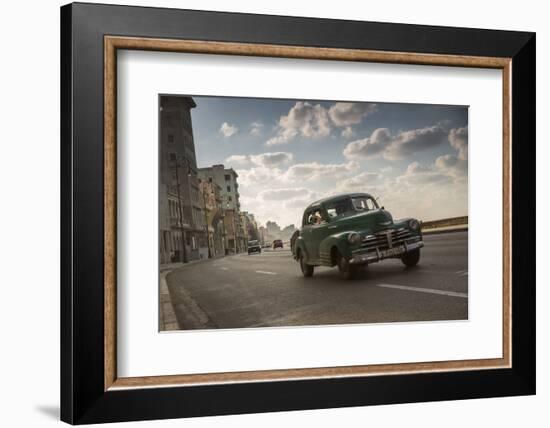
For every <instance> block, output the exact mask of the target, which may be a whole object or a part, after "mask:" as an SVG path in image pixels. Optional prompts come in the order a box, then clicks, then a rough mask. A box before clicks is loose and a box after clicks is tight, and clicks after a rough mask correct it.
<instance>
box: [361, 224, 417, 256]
mask: <svg viewBox="0 0 550 428" xmlns="http://www.w3.org/2000/svg"><path fill="white" fill-rule="evenodd" d="M418 239H420V237H419V236H418V235H417V234H413V233H411V231H410V230H409V229H405V228H400V229H387V230H383V231H381V232H378V233H375V234H374V235H368V236H367V237H366V238H364V239H363V242H362V243H361V251H365V250H367V251H376V249H377V248H378V249H379V250H385V249H388V248H393V247H397V246H400V245H403V244H404V243H405V242H407V243H409V240H410V242H415V241H417V240H418Z"/></svg>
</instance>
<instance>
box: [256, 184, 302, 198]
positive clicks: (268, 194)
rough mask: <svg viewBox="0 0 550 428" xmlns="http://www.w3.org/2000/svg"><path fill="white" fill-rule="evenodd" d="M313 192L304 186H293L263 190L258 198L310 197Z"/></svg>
mask: <svg viewBox="0 0 550 428" xmlns="http://www.w3.org/2000/svg"><path fill="white" fill-rule="evenodd" d="M312 194H313V192H312V191H310V190H308V189H306V188H304V187H293V188H283V189H269V190H262V191H261V192H260V193H258V198H259V199H262V200H264V201H288V200H291V199H295V198H304V197H309V196H310V195H312Z"/></svg>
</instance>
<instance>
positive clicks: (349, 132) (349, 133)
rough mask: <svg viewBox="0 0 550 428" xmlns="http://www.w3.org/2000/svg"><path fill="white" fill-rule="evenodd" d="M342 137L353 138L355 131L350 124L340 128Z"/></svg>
mask: <svg viewBox="0 0 550 428" xmlns="http://www.w3.org/2000/svg"><path fill="white" fill-rule="evenodd" d="M341 135H342V137H344V138H353V137H355V131H354V130H353V128H352V127H351V126H346V127H345V128H344V129H343V130H342V134H341Z"/></svg>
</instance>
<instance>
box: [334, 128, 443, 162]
mask: <svg viewBox="0 0 550 428" xmlns="http://www.w3.org/2000/svg"><path fill="white" fill-rule="evenodd" d="M448 136H449V133H448V131H447V130H445V128H444V127H443V126H442V125H441V124H437V125H434V126H430V127H426V128H420V129H412V130H409V131H402V132H399V133H397V134H395V135H392V133H391V132H390V130H389V129H387V128H378V129H376V130H375V131H374V132H373V133H372V134H371V136H370V137H368V138H363V139H362V140H356V141H353V142H351V143H349V144H348V145H347V146H346V147H345V148H344V151H343V153H344V156H346V157H347V158H348V159H359V158H374V157H378V156H383V157H384V158H386V159H389V160H397V159H403V158H405V157H407V156H410V155H412V154H414V153H416V152H419V151H422V150H426V149H429V148H432V147H435V146H437V145H439V144H441V143H442V142H443V141H445V140H446V139H447V138H448Z"/></svg>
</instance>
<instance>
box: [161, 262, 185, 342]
mask: <svg viewBox="0 0 550 428" xmlns="http://www.w3.org/2000/svg"><path fill="white" fill-rule="evenodd" d="M173 270H174V269H166V270H164V271H162V272H160V281H159V282H160V284H159V289H160V290H159V312H160V313H159V324H160V325H159V327H160V328H159V329H160V331H161V332H162V331H172V330H180V326H179V323H178V319H177V318H176V312H175V311H174V305H173V304H172V299H171V297H170V290H169V289H168V284H167V283H166V276H167V275H168V274H169V273H171V272H172V271H173Z"/></svg>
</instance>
